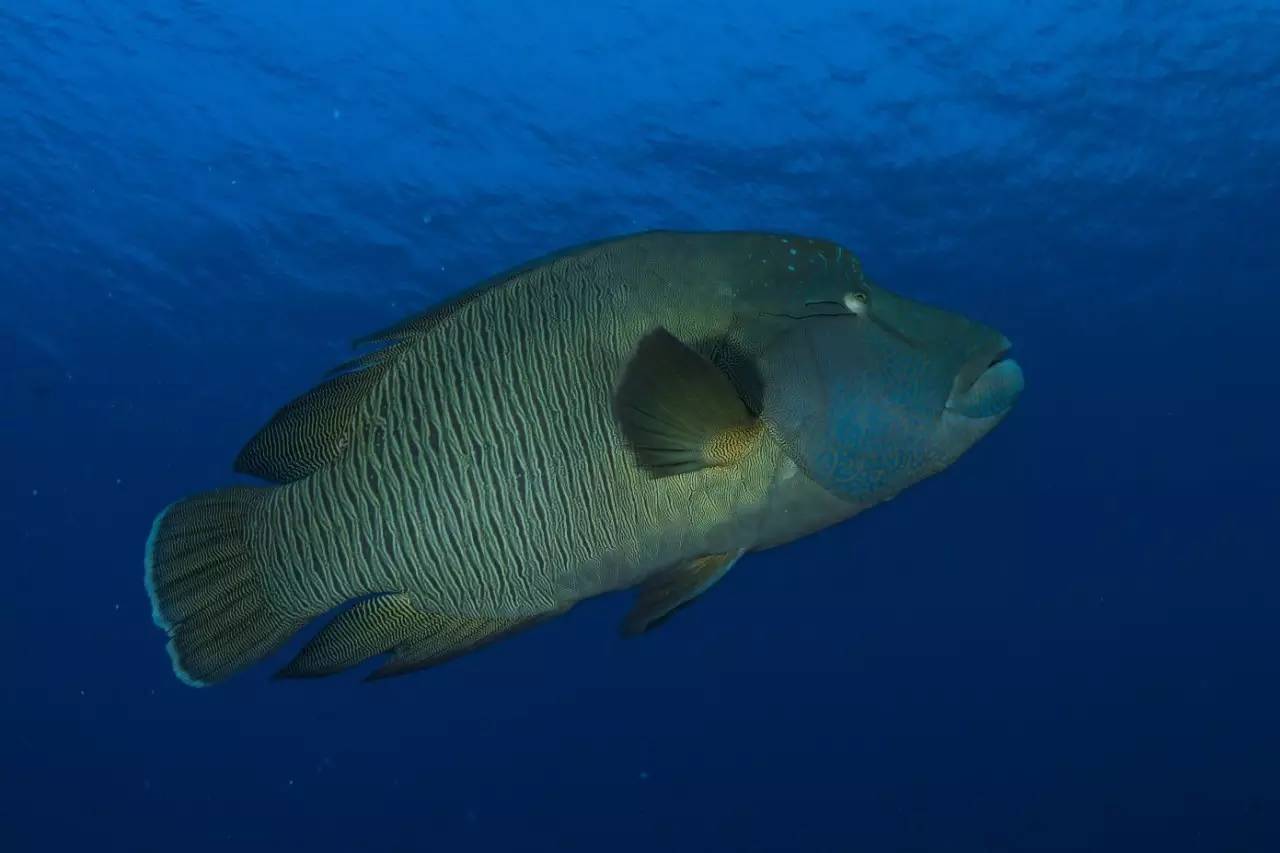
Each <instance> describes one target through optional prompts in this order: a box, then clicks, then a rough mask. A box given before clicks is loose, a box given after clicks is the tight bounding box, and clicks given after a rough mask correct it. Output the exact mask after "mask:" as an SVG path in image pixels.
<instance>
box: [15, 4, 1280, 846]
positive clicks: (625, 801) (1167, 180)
mask: <svg viewBox="0 0 1280 853" xmlns="http://www.w3.org/2000/svg"><path fill="white" fill-rule="evenodd" d="M1277 44H1280V7H1277V6H1276V4H1275V3H1273V2H1267V0H1253V2H1224V0H1213V1H1212V2H1211V0H1201V1H1200V2H1182V3H1168V2H1143V1H1142V0H1134V1H1133V2H1120V0H1115V2H1102V1H1101V0H1099V2H1071V3H1068V2H1046V3H1037V4H1021V3H1019V4H1004V3H993V2H983V3H945V2H918V1H917V0H909V2H900V3H894V4H882V3H871V2H856V3H834V2H807V3H805V2H801V3H786V4H784V3H763V2H738V3H733V4H728V3H726V4H690V3H687V2H679V3H677V2H668V0H653V2H644V3H640V2H636V3H627V2H602V3H595V4H570V3H539V4H528V3H514V2H480V3H463V2H433V3H419V4H411V3H403V2H390V0H374V2H368V3H361V4H341V3H315V4H283V3H276V4H263V3H256V2H255V3H251V2H224V3H217V4H214V3H196V2H175V0H153V2H138V1H137V0H121V2H116V3H89V2H71V0H61V2H26V0H9V2H6V3H4V4H3V5H0V222H2V223H3V229H4V232H3V235H0V346H2V347H3V349H0V356H3V357H4V360H5V364H6V368H5V369H4V371H3V372H2V373H0V379H2V380H3V381H2V384H0V391H2V392H3V393H2V394H0V399H3V404H0V427H2V428H3V432H2V435H0V437H3V439H4V446H5V451H4V457H3V462H4V470H5V476H4V498H3V503H0V520H3V523H4V527H5V531H6V532H5V542H6V544H8V546H9V553H8V554H7V555H6V558H5V560H4V561H3V566H4V580H3V582H4V595H3V596H0V624H2V625H3V630H2V631H0V639H3V641H4V648H5V652H4V657H3V660H4V664H5V674H6V679H5V689H4V693H3V703H2V704H0V713H2V714H3V718H2V719H0V724H2V725H0V731H3V734H2V735H0V767H2V768H3V772H0V848H3V849H5V850H59V849H77V850H79V849H84V848H85V847H86V846H87V845H90V844H92V845H93V846H94V847H95V848H106V849H112V850H130V851H148V850H174V849H179V850H183V851H192V853H194V851H204V850H227V849H237V850H286V849H287V850H295V849H296V850H327V849H352V848H356V849H371V850H427V849H430V850H458V849H467V850H473V851H474V850H488V849H511V848H512V847H520V848H524V849H556V850H589V851H597V850H601V849H609V850H619V851H621V850H654V849H666V850H780V849H802V850H837V849H865V850H879V849H919V850H942V849H946V850H1031V849H1098V850H1104V849H1105V850H1135V849H1160V850H1169V851H1172V850H1226V849H1231V850H1251V851H1252V850H1258V851H1265V850H1275V849H1280V774H1277V773H1276V772H1275V771H1276V768H1277V766H1278V764H1280V737H1277V734H1276V729H1275V726H1274V721H1275V719H1276V718H1277V715H1280V692H1278V690H1277V687H1276V685H1277V683H1278V682H1277V676H1278V675H1280V663H1278V660H1277V655H1276V649H1277V648H1280V642H1278V641H1280V629H1278V628H1277V624H1278V621H1280V620H1278V619H1277V612H1278V609H1280V578H1277V573H1276V571H1275V562H1276V561H1275V559H1274V547H1273V544H1272V543H1273V541H1274V530H1275V524H1276V521H1277V518H1278V517H1280V498H1278V497H1277V492H1276V489H1275V485H1274V484H1275V482H1276V481H1277V477H1278V476H1280V464H1278V461H1280V460H1278V455H1280V451H1278V450H1277V444H1276V432H1275V422H1276V414H1277V406H1276V402H1275V400H1276V396H1277V395H1276V392H1277V390H1280V388H1278V385H1280V383H1278V382H1277V379H1276V364H1277V363H1280V359H1278V358H1277V354H1276V349H1275V344H1274V341H1275V335H1274V325H1275V322H1276V317H1277V316H1280V312H1278V311H1277V309H1280V289H1278V288H1277V287H1276V284H1277V281H1280V241H1277V240H1276V237H1275V235H1276V234H1278V233H1280V174H1278V173H1277V167H1276V164H1277V163H1278V162H1280V113H1278V111H1277V106H1276V105H1277V104H1280V51H1277V50H1276V48H1275V46H1276V45H1277ZM658 227H661V228H697V229H719V228H753V229H765V230H779V231H788V232H797V233H804V234H814V235H820V236H824V237H829V238H831V239H834V240H837V241H839V242H841V243H843V244H844V245H846V246H849V247H851V248H853V249H854V250H856V251H857V252H858V253H859V255H860V257H861V259H862V262H863V265H864V269H865V270H866V272H867V273H868V275H870V276H871V278H872V279H873V280H875V281H876V282H878V283H881V284H883V285H884V286H886V287H889V288H891V289H893V290H895V291H898V292H901V293H904V294H907V295H910V296H912V297H914V298H919V299H923V300H925V301H928V302H933V303H937V304H940V305H944V306H946V307H948V308H952V309H955V310H959V311H963V312H964V313H966V314H968V315H971V316H974V317H976V318H978V319H980V320H982V321H983V322H986V323H989V324H991V325H993V326H995V327H996V328H999V329H1000V330H1001V331H1003V332H1004V333H1006V334H1007V335H1008V336H1009V338H1011V339H1012V340H1013V341H1014V343H1015V345H1016V353H1017V356H1018V359H1019V361H1020V362H1022V363H1023V364H1024V365H1026V367H1027V370H1028V375H1030V376H1032V377H1033V381H1032V383H1031V384H1030V385H1029V387H1028V391H1027V393H1026V395H1025V396H1024V399H1023V401H1022V402H1021V403H1020V405H1019V408H1018V410H1017V411H1016V412H1015V413H1014V414H1013V415H1012V416H1011V417H1010V419H1009V420H1008V422H1007V423H1006V424H1004V425H1003V426H1002V427H1001V428H1000V429H999V430H998V431H997V433H996V434H995V435H994V436H992V437H991V438H990V439H988V440H986V441H985V442H984V443H983V444H981V445H979V446H978V447H977V448H976V449H975V450H974V451H973V452H972V453H970V454H969V455H968V456H967V457H966V458H964V459H962V460H961V461H960V462H959V463H957V465H956V466H955V468H954V470H952V471H950V472H948V473H947V474H945V475H943V476H942V477H940V478H938V479H936V480H934V481H931V482H930V483H927V484H925V485H924V486H921V487H919V488H918V489H915V490H912V491H911V492H910V493H908V494H905V495H904V496H903V497H901V498H900V499H899V500H897V501H895V502H894V503H892V504H890V505H888V506H886V507H882V508H880V509H877V510H875V511H874V512H872V513H869V514H868V515H866V516H863V517H860V518H858V519H855V520H854V521H852V522H849V523H848V524H845V525H842V526H840V527H837V528H834V529H832V530H829V531H826V532H824V533H823V534H821V535H819V536H816V537H813V538H810V539H806V540H803V541H801V542H798V543H796V544H793V545H791V546H787V547H786V548H785V549H782V550H779V551H777V552H770V553H765V554H759V555H752V556H749V557H748V558H746V559H744V560H743V561H742V564H741V565H740V566H738V567H737V568H735V569H734V571H733V573H732V576H731V577H730V578H728V579H727V580H726V581H724V582H723V583H721V584H719V585H717V586H716V588H715V589H714V590H713V591H712V593H711V594H709V595H708V596H706V600H704V601H700V602H699V603H698V604H697V605H696V606H695V607H694V608H692V609H691V610H690V613H689V616H688V618H678V619H673V620H672V621H671V623H670V624H667V625H664V626H663V627H662V628H661V629H659V630H657V631H655V632H653V633H652V634H651V635H646V636H645V637H644V638H642V639H638V640H629V641H624V640H621V639H619V638H618V637H617V636H616V629H615V626H616V624H617V622H618V621H619V620H620V618H621V616H622V613H623V612H624V611H625V608H626V601H625V600H624V599H623V597H621V596H614V597H610V598H606V599H603V600H600V601H596V602H592V603H589V604H587V605H584V606H582V607H579V608H577V609H576V610H575V611H574V613H573V614H572V615H571V616H570V617H567V618H565V619H562V620H559V621H557V622H554V623H551V624H549V625H546V626H543V627H540V628H538V629H536V630H534V631H532V632H530V633H529V634H528V635H526V636H524V637H522V638H520V639H519V640H517V641H512V642H509V643H504V644H501V645H499V646H495V647H494V648H493V649H491V650H488V651H485V652H482V653H479V654H476V655H473V656H469V657H467V658H465V659H462V660H459V661H457V662H454V663H451V664H449V665H446V666H443V667H440V668H438V669H436V670H433V671H430V672H428V673H424V674H422V675H420V676H417V677H413V678H407V679H399V680H395V681H389V682H386V683H383V684H378V685H372V686H365V685H360V684H359V683H358V681H357V680H356V679H351V678H348V679H345V680H342V681H339V682H338V683H327V684H323V685H321V684H310V683H307V684H300V685H299V684H279V683H272V682H270V681H268V680H267V679H266V678H265V677H260V676H261V673H257V675H258V676H259V677H253V676H249V677H244V678H241V679H237V680H236V681H234V682H232V683H230V684H228V685H227V686H225V687H220V688H218V689H217V690H216V691H194V690H190V689H188V688H186V687H184V686H183V685H181V684H180V683H178V682H177V681H176V680H175V679H174V678H173V676H172V673H171V671H170V668H169V664H168V661H167V660H166V659H165V656H164V652H163V650H162V648H161V644H160V643H159V642H157V635H156V631H155V628H154V627H153V626H152V624H151V619H150V612H149V604H148V602H147V600H146V596H145V594H144V592H143V590H142V584H141V583H140V576H141V566H140V559H139V555H140V552H141V544H142V541H143V540H144V539H145V537H146V532H147V530H148V528H149V525H150V523H151V520H152V518H153V516H154V514H155V512H156V511H157V510H158V509H159V508H160V507H162V506H164V505H165V504H166V503H168V502H169V501H170V500H172V499H173V498H175V497H177V496H179V495H180V494H184V493H188V492H191V491H196V490H199V489H206V488H213V487H216V486H220V485H225V484H227V483H228V482H233V480H232V479H231V475H230V471H229V466H230V462H231V460H232V459H233V458H234V456H235V454H236V452H237V450H238V449H239V447H240V446H241V445H242V444H243V443H244V441H245V440H246V439H247V438H248V437H249V436H251V435H252V434H253V432H254V431H255V430H256V429H257V428H258V427H259V426H260V425H261V424H262V423H263V422H264V421H265V420H266V419H267V418H268V417H269V416H270V415H271V413H272V412H273V411H274V410H275V408H276V407H277V406H278V405H279V403H281V402H282V401H284V400H285V399H287V398H288V397H289V396H290V395H293V394H296V393H298V392H300V391H302V390H305V389H306V388H307V387H309V386H311V385H312V384H313V383H314V382H315V380H316V379H317V378H318V377H319V376H320V374H321V373H322V372H323V371H324V370H325V369H327V368H328V367H331V366H332V365H334V364H336V363H338V362H340V361H342V360H343V359H345V358H346V357H347V356H348V353H349V349H348V341H349V340H350V339H351V338H353V337H356V336H358V335H360V334H362V333H365V332H368V331H371V330H373V329H376V328H379V327H382V326H385V325H386V324H387V323H390V322H393V321H395V320H397V319H399V318H400V317H402V316H404V315H405V314H407V313H410V312H412V311H416V310H419V309H422V308H425V307H427V306H429V305H430V304H432V303H434V302H437V301H439V300H441V299H443V298H446V297H447V296H449V295H450V294H452V293H455V292H457V291H459V290H461V289H462V288H464V287H467V286H469V285H471V284H472V283H474V282H476V281H478V280H480V279H481V278H483V277H485V276H487V275H489V274H492V273H494V272H496V271H498V270H501V269H504V268H507V267H509V266H511V265H513V264H517V263H520V262H522V261H525V260H527V259H528V258H531V257H535V256H538V255H541V254H544V253H546V252H549V251H552V250H555V249H557V248H560V247H562V246H565V245H570V244H575V243H581V242H583V241H586V240H592V239H598V238H603V237H607V236H610V235H614V234H618V233H624V232H631V231H637V230H644V229H649V228H658ZM682 616H683V614H682ZM300 642H301V640H299V641H296V642H295V643H294V644H293V646H292V647H291V650H292V651H296V649H297V647H298V643H300ZM276 660H277V662H278V663H282V662H283V661H284V660H287V654H286V655H284V656H283V657H278V658H276Z"/></svg>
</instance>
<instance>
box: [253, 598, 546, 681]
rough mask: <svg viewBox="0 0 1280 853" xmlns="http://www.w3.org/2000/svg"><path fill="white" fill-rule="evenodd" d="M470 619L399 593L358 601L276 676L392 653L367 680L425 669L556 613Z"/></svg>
mask: <svg viewBox="0 0 1280 853" xmlns="http://www.w3.org/2000/svg"><path fill="white" fill-rule="evenodd" d="M562 612H564V611H563V610H558V611H555V612H553V613H546V614H539V615H536V616H526V617H518V618H512V619H503V618H490V619H485V618H473V617H467V616H453V615H446V614H442V613H433V612H430V611H427V610H423V609H421V608H419V607H418V606H417V604H415V603H414V601H413V599H412V597H410V596H409V595H406V594H403V593H395V594H389V595H380V596H378V597H376V598H370V599H367V600H365V601H361V602H358V603H357V604H355V605H354V606H352V607H351V608H350V609H348V610H346V611H344V612H343V613H341V614H339V615H338V616H337V617H335V618H334V619H333V621H332V622H330V623H329V624H328V625H326V626H325V627H324V629H323V630H321V631H320V633H318V634H316V636H315V637H313V638H312V639H311V642H309V643H307V645H306V646H305V647H303V649H302V651H301V652H299V653H298V656H297V657H295V658H294V659H293V660H292V661H291V662H290V663H289V664H288V666H286V667H285V668H284V669H282V670H280V672H278V673H277V674H276V677H277V678H317V677H320V676H325V675H333V674H335V673H338V672H342V671H343V670H347V669H350V668H351V667H353V666H356V665H357V664H360V663H362V662H364V661H366V660H368V659H369V658H372V657H375V656H377V655H380V654H383V653H385V652H391V653H392V658H391V660H389V661H387V662H386V663H385V664H383V665H382V666H381V667H380V668H378V669H376V670H374V671H373V673H371V674H370V675H369V676H368V678H367V679H366V680H367V681H373V680H377V679H380V678H389V677H391V676H394V675H403V674H405V673H408V672H414V671H416V670H419V669H425V668H426V667H429V666H434V665H436V664H439V663H444V662H445V661H447V660H450V659H452V658H455V657H457V656H459V655H462V654H465V653H467V652H470V651H474V650H476V649H479V648H481V647H483V646H486V645H488V644H489V643H492V642H494V641H496V640H500V639H502V638H503V637H506V636H509V635H511V634H512V633H514V632H516V631H518V630H521V629H522V628H526V627H529V626H530V625H533V624H535V623H537V622H541V621H543V620H545V619H549V618H551V617H552V616H556V615H558V614H559V613H562Z"/></svg>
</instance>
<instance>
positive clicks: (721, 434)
mask: <svg viewBox="0 0 1280 853" xmlns="http://www.w3.org/2000/svg"><path fill="white" fill-rule="evenodd" d="M613 409H614V415H615V417H616V418H617V421H618V424H619V426H620V428H621V430H622V435H623V438H625V439H626V442H627V444H628V446H630V448H631V450H632V452H633V453H634V454H635V458H636V461H637V462H638V463H639V465H640V467H642V468H643V469H644V470H646V471H648V472H649V473H650V474H651V475H653V476H655V477H667V476H671V475H673V474H682V473H686V472H689V471H697V470H699V469H702V468H708V467H715V466H720V465H732V464H733V463H735V462H737V461H738V460H739V459H741V458H742V457H743V456H744V455H745V454H746V453H747V452H748V451H750V449H751V448H752V446H753V445H754V444H755V441H756V439H757V438H758V437H759V435H760V431H761V429H762V428H761V426H760V422H759V421H758V420H757V418H756V417H755V415H753V414H752V413H751V411H750V410H749V409H748V408H747V406H746V404H745V403H743V401H742V399H741V398H740V397H739V395H738V392H737V390H736V389H735V388H734V385H733V383H732V382H731V381H730V380H729V377H728V376H726V375H725V374H724V373H723V372H722V371H721V370H720V369H719V368H718V367H716V366H715V365H714V364H712V363H711V362H710V361H708V360H707V359H705V358H703V357H702V356H701V355H699V354H698V353H696V352H694V351H693V350H692V349H690V348H689V347H688V346H686V345H685V344H684V343H682V342H681V341H680V340H679V339H677V338H676V337H675V336H674V335H672V334H671V333H670V332H668V331H667V330H666V329H661V328H659V329H655V330H654V331H653V332H651V333H649V334H648V335H647V336H646V337H645V338H644V339H643V340H641V341H640V343H639V345H638V346H637V347H636V351H635V353H634V354H633V355H632V357H631V361H630V362H628V364H627V367H626V370H625V371H624V373H623V376H622V381H621V382H620V383H619V385H618V388H617V391H616V393H615V395H614V406H613Z"/></svg>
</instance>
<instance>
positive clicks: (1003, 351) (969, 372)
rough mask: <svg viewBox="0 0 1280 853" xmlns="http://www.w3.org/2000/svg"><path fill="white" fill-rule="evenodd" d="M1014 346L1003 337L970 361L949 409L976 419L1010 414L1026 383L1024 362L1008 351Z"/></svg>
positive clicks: (948, 405)
mask: <svg viewBox="0 0 1280 853" xmlns="http://www.w3.org/2000/svg"><path fill="white" fill-rule="evenodd" d="M1012 349H1013V344H1011V343H1010V342H1009V340H1008V338H1004V337H1002V338H1001V339H1000V343H999V344H998V345H997V346H996V347H995V348H994V349H992V350H991V351H988V352H987V353H984V354H982V355H980V356H979V357H978V358H976V359H974V360H973V361H971V362H970V363H969V365H968V366H966V368H965V370H963V371H961V373H960V375H959V376H957V377H956V388H955V390H953V391H952V394H951V397H950V399H948V400H947V405H946V410H947V411H948V412H952V413H954V414H957V415H960V416H961V417H965V418H972V419H975V420H976V419H982V418H995V417H1001V416H1003V415H1005V414H1008V412H1009V410H1010V409H1012V408H1013V405H1014V403H1016V402H1018V397H1019V396H1020V395H1021V394H1022V389H1023V387H1024V386H1025V385H1026V380H1025V378H1024V377H1023V375H1022V366H1021V365H1019V364H1018V362H1016V361H1014V360H1013V358H1011V357H1010V355H1009V352H1010V351H1011V350H1012Z"/></svg>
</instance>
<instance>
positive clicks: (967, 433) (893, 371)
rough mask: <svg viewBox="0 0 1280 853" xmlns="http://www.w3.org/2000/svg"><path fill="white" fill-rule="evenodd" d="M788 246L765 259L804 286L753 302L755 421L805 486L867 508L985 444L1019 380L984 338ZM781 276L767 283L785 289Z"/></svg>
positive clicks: (806, 244)
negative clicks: (780, 261) (803, 475)
mask: <svg viewBox="0 0 1280 853" xmlns="http://www.w3.org/2000/svg"><path fill="white" fill-rule="evenodd" d="M797 242H798V244H799V245H788V244H785V243H781V242H780V243H779V247H780V248H777V249H776V250H775V254H774V257H778V256H779V255H782V256H784V257H790V258H794V259H795V263H794V264H792V266H795V267H796V268H797V269H796V270H795V272H797V273H798V271H799V269H802V268H803V269H807V270H808V272H809V274H808V275H807V276H805V277H804V279H805V280H803V281H802V280H800V276H798V275H797V276H796V280H795V286H794V288H793V287H790V286H777V285H774V286H773V287H772V288H771V289H770V288H766V289H765V293H767V295H764V294H762V292H761V291H760V290H758V289H757V290H755V292H756V293H757V294H761V296H760V304H758V305H755V306H753V308H755V310H756V312H757V313H756V316H757V320H756V322H757V324H758V326H759V328H758V329H757V330H756V331H755V332H754V334H755V335H756V337H757V339H758V340H760V341H764V343H763V344H761V345H760V346H758V347H757V348H756V351H757V352H758V353H759V356H758V359H757V369H758V370H759V371H760V375H761V380H762V382H761V384H762V399H761V401H760V409H761V415H762V417H763V418H764V419H765V421H766V423H768V424H769V426H770V428H771V430H772V431H773V432H774V434H775V435H777V436H778V438H779V439H780V440H781V441H782V443H783V444H784V446H785V447H786V448H787V449H788V451H789V453H790V454H791V455H792V458H793V459H794V460H795V461H796V462H797V464H798V465H800V467H801V468H802V469H803V470H805V471H806V472H807V473H808V474H809V476H811V477H812V478H814V479H815V480H817V481H818V482H819V483H821V484H822V485H823V486H824V487H826V488H827V489H828V490H829V491H831V492H833V493H835V494H837V495H839V496H840V497H842V498H845V499H847V500H849V501H851V502H854V503H858V504H866V505H869V504H871V503H875V502H878V501H880V500H884V499H886V498H888V497H891V496H893V495H894V494H896V493H897V492H899V491H901V490H902V489H903V488H906V487H907V486H909V485H911V484H912V483H914V482H916V481H918V480H920V479H922V478H924V477H926V476H929V475H930V474H933V473H935V472H937V471H939V470H941V469H942V468H944V467H946V466H947V465H949V464H950V463H951V462H953V461H954V460H955V459H956V458H958V457H959V456H960V455H961V454H963V453H964V452H965V451H966V450H967V449H968V448H969V447H971V446H972V445H973V443H974V442H976V441H977V440H978V439H979V438H981V437H982V436H983V435H985V434H986V433H987V432H989V431H990V430H991V429H992V428H993V427H994V426H995V425H996V424H997V423H999V422H1000V420H1001V419H1003V417H1004V416H1005V415H1006V414H1007V413H1008V412H1009V410H1010V409H1011V408H1012V407H1013V405H1014V403H1015V402H1016V400H1017V398H1018V395H1019V394H1020V393H1021V391H1022V384H1023V380H1022V372H1021V369H1020V368H1019V367H1018V365H1017V363H1016V362H1014V361H1012V360H1010V359H1008V358H1007V357H1006V354H1007V352H1008V350H1009V347H1010V344H1009V341H1008V340H1007V339H1006V338H1005V337H1004V336H1003V335H1001V334H1000V333H999V332H997V331H995V330H994V329H991V328H988V327H986V326H984V325H982V324H980V323H976V322H973V321H971V320H969V319H967V318H965V317H963V316H961V315H959V314H954V313H952V312H949V311H945V310H942V309H940V308H935V307H933V306H930V305H925V304H922V303H919V302H914V301H912V300H909V299H906V298H904V297H901V296H898V295H896V294H894V293H891V292H889V291H887V290H884V289H883V288H880V287H878V286H876V285H874V284H872V283H871V282H869V281H868V280H867V279H866V278H865V277H864V276H863V274H862V271H861V268H860V266H859V264H858V262H857V260H856V259H855V258H854V256H853V255H852V253H850V252H848V251H847V250H844V249H842V248H840V247H837V246H835V245H833V244H829V243H823V242H821V241H806V240H803V239H800V240H799V241H797ZM792 249H794V250H795V254H794V255H793V254H791V250H792ZM770 260H771V261H772V260H773V258H772V257H771V258H770ZM786 272H787V274H786V275H779V277H778V278H777V279H775V282H785V283H786V284H790V282H789V281H787V280H788V279H790V278H791V275H790V274H791V273H792V272H793V271H791V270H787V271H786ZM766 330H767V331H766ZM750 334H752V333H748V335H750Z"/></svg>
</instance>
